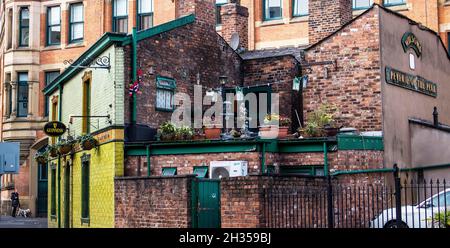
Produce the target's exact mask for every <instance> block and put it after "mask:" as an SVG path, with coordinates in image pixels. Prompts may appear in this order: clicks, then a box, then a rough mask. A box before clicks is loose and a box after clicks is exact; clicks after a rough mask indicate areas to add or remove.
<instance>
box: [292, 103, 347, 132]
mask: <svg viewBox="0 0 450 248" xmlns="http://www.w3.org/2000/svg"><path fill="white" fill-rule="evenodd" d="M337 113H338V109H337V107H336V106H334V105H329V104H322V105H321V106H320V107H319V108H318V109H316V110H314V111H313V112H311V113H310V114H309V115H308V117H307V121H306V125H305V127H304V128H299V129H298V130H297V131H298V135H299V137H303V138H310V137H334V136H336V135H337V133H338V131H339V128H338V127H336V126H335V116H336V114H337Z"/></svg>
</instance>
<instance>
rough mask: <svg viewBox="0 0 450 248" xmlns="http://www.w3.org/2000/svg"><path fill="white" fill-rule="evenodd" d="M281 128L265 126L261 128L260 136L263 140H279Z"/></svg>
mask: <svg viewBox="0 0 450 248" xmlns="http://www.w3.org/2000/svg"><path fill="white" fill-rule="evenodd" d="M279 131H280V128H279V127H278V126H276V125H265V126H260V127H259V136H260V137H261V139H276V138H278V134H279Z"/></svg>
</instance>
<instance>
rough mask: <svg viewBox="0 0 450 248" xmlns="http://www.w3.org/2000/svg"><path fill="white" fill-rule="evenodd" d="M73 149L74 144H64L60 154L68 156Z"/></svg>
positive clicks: (60, 147)
mask: <svg viewBox="0 0 450 248" xmlns="http://www.w3.org/2000/svg"><path fill="white" fill-rule="evenodd" d="M72 148H73V144H69V143H68V144H63V145H61V146H59V148H58V152H59V154H61V155H66V154H68V153H69V152H71V151H72Z"/></svg>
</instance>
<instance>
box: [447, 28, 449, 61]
mask: <svg viewBox="0 0 450 248" xmlns="http://www.w3.org/2000/svg"><path fill="white" fill-rule="evenodd" d="M447 54H448V56H449V57H450V31H447Z"/></svg>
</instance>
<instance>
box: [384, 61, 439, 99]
mask: <svg viewBox="0 0 450 248" xmlns="http://www.w3.org/2000/svg"><path fill="white" fill-rule="evenodd" d="M386 82H387V83H388V84H392V85H395V86H399V87H402V88H405V89H409V90H412V91H416V92H418V93H422V94H425V95H428V96H432V97H436V96H437V85H436V84H435V83H433V82H431V81H429V80H426V79H424V78H422V77H420V76H415V75H411V74H408V73H405V72H401V71H398V70H395V69H392V68H390V67H386Z"/></svg>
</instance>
